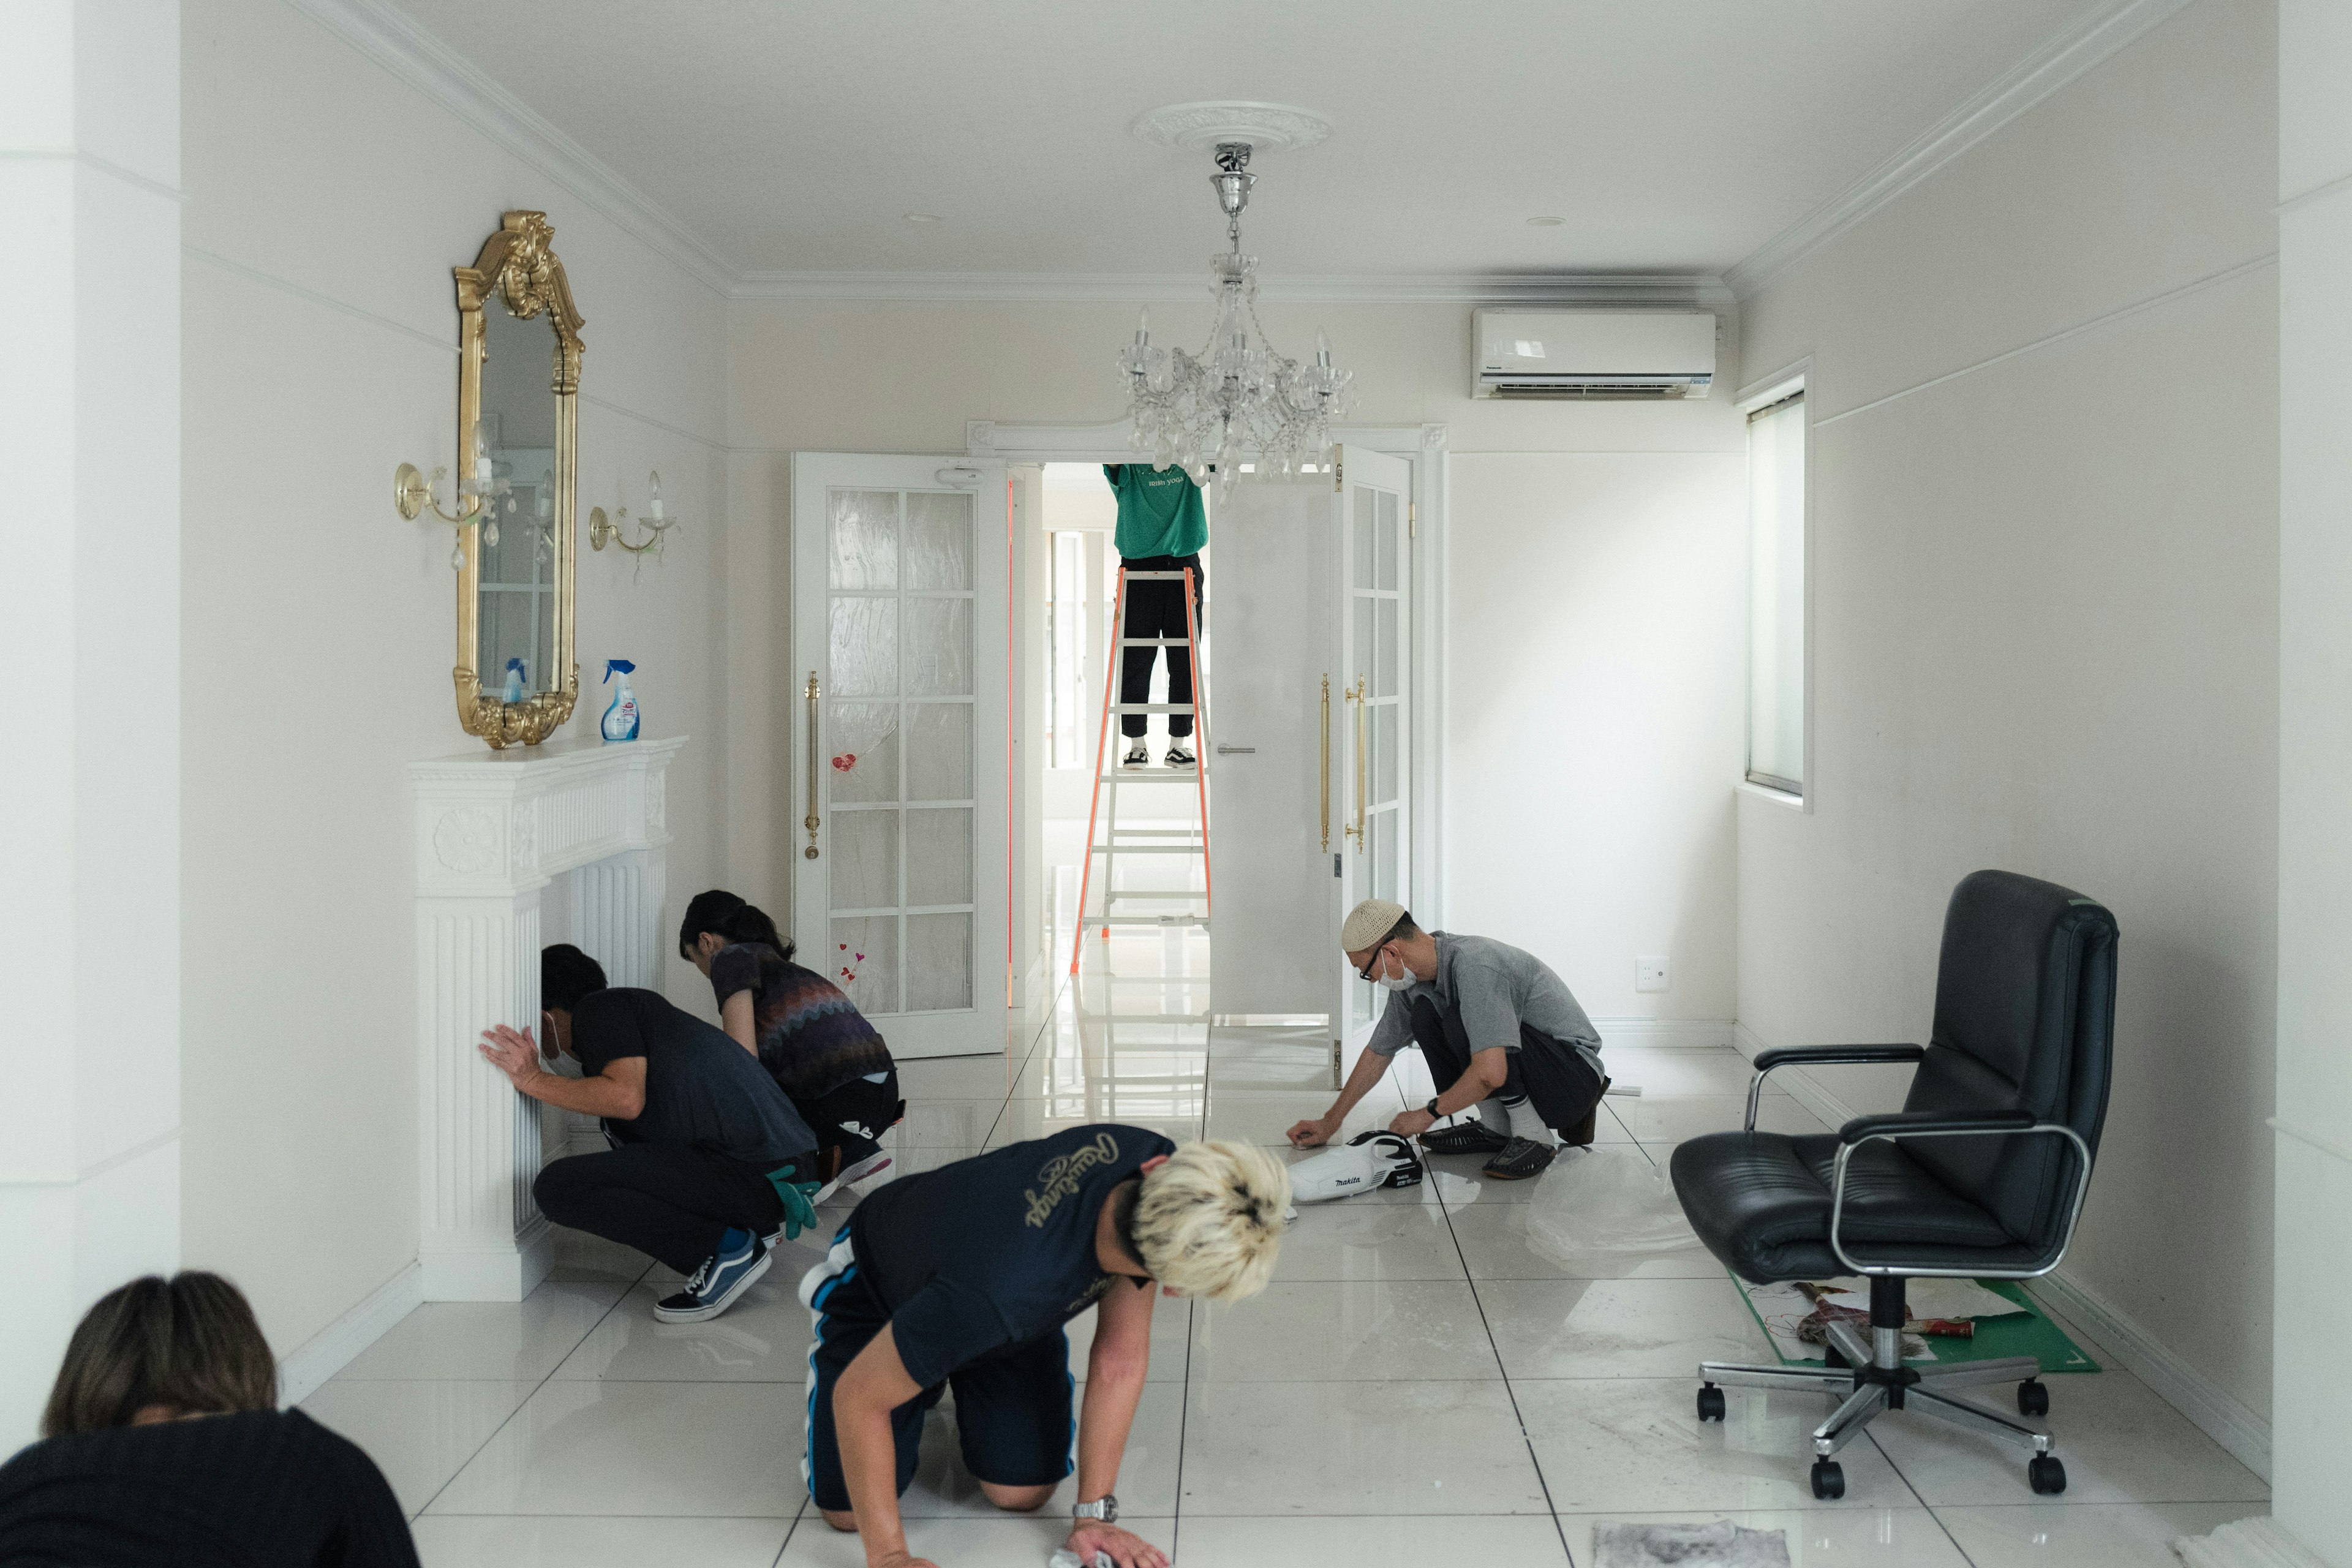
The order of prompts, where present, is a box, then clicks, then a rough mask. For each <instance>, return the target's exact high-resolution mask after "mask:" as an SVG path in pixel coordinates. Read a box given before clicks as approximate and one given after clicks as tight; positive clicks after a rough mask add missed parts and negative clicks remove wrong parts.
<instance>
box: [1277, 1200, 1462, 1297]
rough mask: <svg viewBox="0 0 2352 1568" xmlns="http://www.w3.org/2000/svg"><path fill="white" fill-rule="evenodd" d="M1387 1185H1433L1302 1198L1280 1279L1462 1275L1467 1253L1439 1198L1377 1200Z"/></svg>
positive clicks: (1286, 1235) (1285, 1240) (1287, 1236)
mask: <svg viewBox="0 0 2352 1568" xmlns="http://www.w3.org/2000/svg"><path fill="white" fill-rule="evenodd" d="M1382 1191H1389V1192H1396V1193H1398V1194H1399V1195H1400V1196H1407V1197H1410V1196H1412V1195H1413V1194H1420V1193H1425V1192H1426V1191H1428V1188H1427V1186H1426V1185H1425V1184H1424V1185H1423V1186H1420V1187H1407V1188H1403V1189H1395V1188H1389V1189H1381V1188H1375V1189H1374V1190H1373V1193H1364V1194H1357V1195H1355V1196H1353V1197H1345V1198H1339V1199H1338V1200H1336V1201H1334V1202H1331V1203H1321V1204H1300V1205H1298V1217H1297V1219H1295V1220H1292V1221H1291V1222H1290V1224H1289V1225H1288V1226H1286V1228H1285V1229H1284V1231H1283V1234H1282V1255H1281V1258H1280V1260H1279V1261H1278V1262H1277V1264H1276V1268H1275V1271H1274V1277H1275V1279H1276V1280H1278V1281H1281V1282H1283V1283H1285V1284H1295V1283H1297V1282H1298V1281H1300V1280H1304V1279H1367V1280H1368V1279H1462V1278H1463V1269H1462V1254H1461V1252H1460V1251H1459V1250H1458V1249H1457V1248H1456V1247H1455V1246H1454V1229H1453V1227H1452V1226H1448V1225H1447V1224H1446V1218H1445V1211H1444V1209H1443V1208H1441V1207H1440V1206H1439V1205H1436V1204H1433V1203H1424V1202H1419V1201H1415V1202H1412V1203H1375V1202H1372V1201H1371V1199H1372V1197H1373V1195H1374V1194H1377V1193H1380V1192H1382Z"/></svg>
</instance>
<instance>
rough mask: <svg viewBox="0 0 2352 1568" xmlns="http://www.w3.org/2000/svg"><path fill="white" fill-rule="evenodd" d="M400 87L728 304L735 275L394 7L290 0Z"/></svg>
mask: <svg viewBox="0 0 2352 1568" xmlns="http://www.w3.org/2000/svg"><path fill="white" fill-rule="evenodd" d="M286 3H287V4H288V5H291V6H292V7H293V8H294V9H295V10H297V11H299V12H301V13H302V14H303V15H304V16H308V17H310V19H311V20H312V21H314V22H317V23H318V24H319V25H320V26H322V27H325V28H326V29H327V30H328V31H329V32H331V33H332V34H334V35H335V36H336V37H339V38H341V39H342V40H343V42H345V43H346V44H349V45H350V46H351V47H352V48H354V49H356V50H358V51H359V52H360V53H361V54H362V55H364V56H366V57H367V58H369V59H371V60H373V61H374V62H375V63H376V64H377V65H380V66H382V67H383V68H384V69H385V70H387V71H390V72H391V73H392V74H393V76H394V77H395V78H397V79H399V80H401V81H403V82H405V83H406V84H407V85H408V86H410V87H412V88H414V89H416V90H417V91H418V92H420V93H422V94H424V95H425V97H426V98H428V99H430V100H433V101H434V102H436V103H437V104H439V105H440V106H441V107H442V108H444V109H446V110H449V111H450V112H451V113H452V114H455V115H456V116H457V118H458V119H460V120H462V121H465V122H466V123H467V124H468V125H470V126H472V127H473V128H474V129H475V130H477V131H478V132H481V133H482V134H483V135H484V136H487V137H488V138H489V139H490V140H491V141H492V142H496V143H498V144H499V146H501V147H503V148H505V149H506V150H507V151H508V152H509V153H513V154H514V155H515V156H516V157H518V158H520V159H521V160H522V161H523V162H524V163H529V164H530V166H531V167H533V168H535V169H537V170H538V171H539V172H540V173H541V174H545V175H546V176H547V177H548V178H550V179H551V180H553V181H554V182H555V183H556V184H559V185H561V186H562V187H563V188H564V189H565V190H567V191H569V192H571V193H572V195H575V196H577V197H579V198H580V199H581V200H582V201H583V202H585V203H587V204H588V205H589V206H590V207H592V208H593V209H594V210H595V211H596V212H597V213H598V214H600V215H601V216H604V217H605V218H607V219H609V220H611V221H612V222H613V223H614V224H616V225H617V226H620V227H621V228H622V229H623V230H625V231H626V232H627V233H628V234H630V235H633V236H634V237H636V238H638V239H640V240H642V241H644V242H645V243H646V245H648V246H650V247H653V248H654V249H655V250H656V251H658V252H659V253H660V254H661V255H662V256H663V257H665V258H667V259H668V260H670V261H672V262H674V263H676V264H677V266H678V267H679V268H681V269H682V270H684V271H685V272H686V273H687V274H688V276H689V277H691V278H693V279H695V280H696V281H697V282H699V283H700V284H702V285H703V286H704V287H705V288H707V289H710V290H711V291H712V292H713V293H716V294H719V295H724V294H726V293H727V291H728V289H729V287H730V285H731V284H732V283H733V282H734V281H735V271H734V268H730V267H729V266H728V265H727V264H726V262H725V261H723V260H721V259H720V258H719V253H718V252H716V251H714V250H712V249H711V248H710V247H709V246H708V245H705V244H704V243H703V242H702V241H701V240H700V239H698V238H697V237H695V236H694V234H693V233H692V232H691V231H690V230H688V228H687V227H686V226H685V225H684V224H682V223H680V222H679V221H678V220H677V218H675V217H673V216H670V215H669V214H668V213H667V212H665V211H663V210H662V208H661V207H660V206H659V205H656V203H655V202H654V201H653V199H652V198H651V197H649V196H647V195H646V194H645V193H644V192H643V191H640V190H638V189H637V188H636V187H635V185H633V184H630V183H629V182H628V181H627V180H625V179H623V178H622V177H621V176H620V174H617V173H616V172H614V170H613V169H612V168H611V167H610V166H609V165H607V164H606V163H604V161H603V160H602V159H600V158H598V157H597V156H596V155H595V154H594V153H591V152H589V151H588V149H586V148H585V147H583V146H582V145H580V143H579V142H575V141H573V140H572V138H571V137H570V136H567V135H565V134H564V133H563V132H562V131H560V130H558V129H557V128H556V126H555V125H554V124H553V122H551V121H549V120H548V119H547V118H546V117H545V116H543V115H541V113H540V112H539V111H538V110H534V109H532V108H531V107H530V105H529V104H526V103H525V102H523V101H522V100H520V99H519V98H517V97H516V96H515V95H514V94H513V93H511V92H509V91H508V90H507V89H505V88H504V87H501V86H500V85H499V83H498V81H497V80H496V79H493V78H492V77H490V76H489V75H488V74H487V73H485V72H484V71H483V70H482V69H481V68H480V67H478V66H477V65H475V64H474V63H473V62H472V61H471V60H469V59H467V58H465V57H464V56H463V55H460V54H458V53H457V51H456V50H455V49H452V48H451V47H449V46H448V45H446V44H445V43H443V42H442V41H441V40H440V39H439V38H437V37H435V36H434V35H433V34H432V33H430V32H427V31H426V30H425V28H424V27H422V26H418V25H417V24H416V23H415V22H414V21H412V20H410V19H409V17H408V16H406V15H405V14H404V13H403V12H402V11H401V10H400V9H399V8H398V7H397V6H395V5H392V4H391V0H286Z"/></svg>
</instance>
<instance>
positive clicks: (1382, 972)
mask: <svg viewBox="0 0 2352 1568" xmlns="http://www.w3.org/2000/svg"><path fill="white" fill-rule="evenodd" d="M1388 962H1389V955H1388V954H1387V953H1385V952H1383V953H1381V967H1380V968H1379V969H1378V970H1376V971H1375V972H1374V973H1373V974H1372V979H1373V980H1374V981H1376V982H1377V983H1379V984H1381V985H1383V986H1386V987H1387V988H1388V989H1389V990H1391V991H1409V990H1411V989H1412V987H1413V986H1414V985H1416V984H1419V982H1418V981H1416V980H1415V979H1414V978H1413V974H1412V970H1410V969H1405V968H1404V960H1402V959H1399V960H1397V967H1398V968H1399V969H1403V970H1404V973H1402V974H1397V975H1391V974H1390V973H1388Z"/></svg>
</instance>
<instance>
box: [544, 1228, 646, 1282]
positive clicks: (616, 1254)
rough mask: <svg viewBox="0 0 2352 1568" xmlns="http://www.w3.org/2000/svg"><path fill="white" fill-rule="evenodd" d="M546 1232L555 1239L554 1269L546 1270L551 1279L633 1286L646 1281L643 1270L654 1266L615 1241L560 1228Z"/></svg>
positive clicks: (584, 1232)
mask: <svg viewBox="0 0 2352 1568" xmlns="http://www.w3.org/2000/svg"><path fill="white" fill-rule="evenodd" d="M548 1229H549V1232H550V1234H551V1235H552V1236H553V1237H554V1238H555V1267H554V1268H551V1269H550V1270H548V1275H547V1277H548V1278H549V1279H578V1280H590V1281H595V1280H603V1281H605V1282H608V1283H611V1284H614V1285H634V1284H635V1283H636V1282H637V1281H638V1280H640V1279H644V1278H645V1276H646V1268H649V1267H651V1265H652V1263H653V1259H652V1258H647V1257H646V1255H645V1254H644V1253H642V1252H639V1251H638V1250H637V1249H636V1248H635V1247H623V1246H622V1245H621V1244H620V1243H619V1242H617V1241H607V1240H605V1239H604V1237H601V1236H591V1235H589V1234H588V1233H587V1232H586V1231H584V1230H572V1229H571V1228H569V1227H568V1226H560V1225H557V1226H549V1227H548Z"/></svg>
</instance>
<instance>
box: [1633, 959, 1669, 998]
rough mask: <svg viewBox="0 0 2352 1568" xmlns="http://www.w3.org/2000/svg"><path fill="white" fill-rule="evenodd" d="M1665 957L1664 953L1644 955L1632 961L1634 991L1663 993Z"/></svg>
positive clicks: (1665, 983) (1664, 986)
mask: <svg viewBox="0 0 2352 1568" xmlns="http://www.w3.org/2000/svg"><path fill="white" fill-rule="evenodd" d="M1666 986H1667V981H1666V955H1665V954H1664V953H1663V952H1654V953H1645V954H1643V956H1641V957H1639V958H1636V959H1635V960H1633V989H1634V990H1636V991H1664V990H1665V989H1666Z"/></svg>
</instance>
